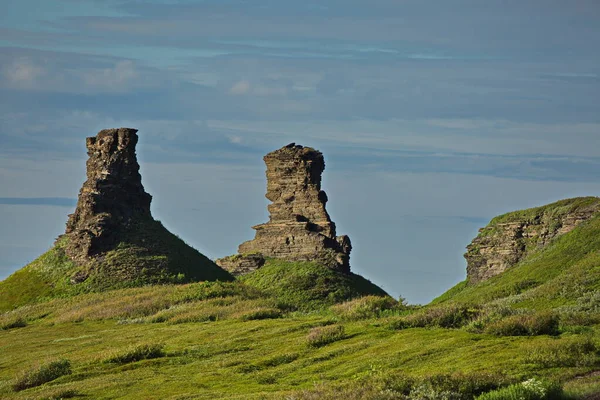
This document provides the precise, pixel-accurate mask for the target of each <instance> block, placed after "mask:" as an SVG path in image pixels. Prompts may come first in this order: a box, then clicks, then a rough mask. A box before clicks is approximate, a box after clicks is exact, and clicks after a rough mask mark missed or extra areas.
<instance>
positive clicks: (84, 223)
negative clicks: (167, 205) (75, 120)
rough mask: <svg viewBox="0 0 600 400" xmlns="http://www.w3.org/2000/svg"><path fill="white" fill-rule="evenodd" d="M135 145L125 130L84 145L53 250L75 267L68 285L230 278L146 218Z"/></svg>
mask: <svg viewBox="0 0 600 400" xmlns="http://www.w3.org/2000/svg"><path fill="white" fill-rule="evenodd" d="M137 142H138V136H137V130H136V129H130V128H119V129H105V130H102V131H100V132H99V133H98V134H97V135H96V136H95V137H89V138H87V140H86V146H87V154H88V156H89V159H88V161H87V164H86V166H87V180H86V181H85V183H84V184H83V187H82V188H81V191H80V192H79V199H78V201H77V208H76V209H75V212H74V213H73V214H71V215H69V220H68V222H67V228H66V231H65V234H64V235H62V236H60V237H59V238H58V240H57V242H56V246H55V247H56V249H59V250H60V251H61V252H62V253H64V255H65V256H66V257H67V259H68V260H70V262H72V263H73V264H74V265H75V266H76V267H77V268H76V270H75V272H74V273H73V274H72V276H71V282H72V283H74V284H77V283H82V282H87V283H90V281H95V282H94V283H93V286H95V287H113V286H119V285H131V284H145V283H158V282H188V281H197V280H215V279H220V280H230V279H232V277H231V275H229V274H228V273H227V272H226V271H224V270H222V269H221V268H219V267H218V266H217V265H216V264H214V263H213V262H212V261H210V260H209V259H208V258H206V257H205V256H203V255H202V254H200V253H199V252H198V251H196V250H195V249H193V248H191V247H190V246H188V245H187V244H185V243H184V242H183V241H182V240H181V239H179V238H177V237H176V236H175V235H173V234H172V233H170V232H169V231H168V230H167V229H165V228H164V227H163V226H162V224H161V223H160V222H158V221H155V220H154V219H153V218H152V214H151V213H150V202H151V200H152V196H150V195H149V194H148V193H146V191H145V190H144V187H143V185H142V177H141V175H140V173H139V169H140V166H139V164H138V162H137V157H136V152H135V147H136V144H137ZM89 278H93V279H89Z"/></svg>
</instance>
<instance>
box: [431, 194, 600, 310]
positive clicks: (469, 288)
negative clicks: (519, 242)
mask: <svg viewBox="0 0 600 400" xmlns="http://www.w3.org/2000/svg"><path fill="white" fill-rule="evenodd" d="M594 201H595V202H598V199H597V198H583V199H579V200H578V201H576V202H571V203H563V204H560V203H556V204H554V205H552V206H553V207H555V210H557V211H559V212H564V209H565V207H567V208H569V209H571V210H572V208H573V207H587V206H589V205H590V203H591V202H594ZM561 210H562V211H561ZM540 211H545V212H546V213H547V211H548V210H543V209H542V208H538V209H532V210H526V211H520V212H517V213H511V214H507V215H505V216H501V217H498V218H497V219H495V220H494V221H492V224H493V223H494V222H498V221H503V222H505V221H510V220H513V219H519V220H522V218H523V217H524V216H525V217H527V216H531V217H535V215H539V214H540ZM599 290H600V214H599V215H597V216H595V217H594V218H592V219H591V220H589V221H587V222H584V223H582V224H581V225H580V226H578V227H577V228H575V229H574V230H573V231H571V232H569V233H567V234H565V235H562V236H559V237H557V238H556V239H555V240H554V241H553V242H552V243H550V244H549V245H548V246H546V247H544V248H541V249H536V250H532V251H530V252H529V253H528V256H527V257H525V259H523V260H522V261H521V262H519V263H518V264H517V265H515V266H514V267H511V268H510V269H508V270H507V271H505V272H503V273H502V274H500V275H497V276H495V277H492V278H491V279H489V280H486V281H484V282H481V283H479V284H475V285H470V284H467V282H466V281H465V282H461V283H459V284H458V285H457V286H455V287H454V288H452V289H450V290H449V291H447V292H446V293H444V294H443V295H442V296H440V297H438V298H437V299H435V300H434V301H433V304H439V303H443V302H462V303H472V304H484V303H489V302H492V301H495V302H499V301H502V302H504V303H506V304H511V305H512V306H513V307H528V308H535V309H550V308H556V307H567V306H571V307H583V308H585V307H586V304H587V303H589V302H590V301H591V300H590V299H592V298H594V297H595V296H596V295H597V293H598V291H599ZM598 297H600V296H598ZM598 301H600V299H599V300H598ZM587 307H588V308H589V307H591V306H587ZM599 311H600V305H599Z"/></svg>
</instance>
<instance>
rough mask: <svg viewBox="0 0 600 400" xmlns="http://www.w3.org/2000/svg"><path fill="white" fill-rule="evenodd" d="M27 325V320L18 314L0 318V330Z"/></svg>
mask: <svg viewBox="0 0 600 400" xmlns="http://www.w3.org/2000/svg"><path fill="white" fill-rule="evenodd" d="M26 326H27V321H25V320H24V319H23V317H20V316H10V317H7V318H3V319H0V330H2V331H6V330H9V329H14V328H24V327H26Z"/></svg>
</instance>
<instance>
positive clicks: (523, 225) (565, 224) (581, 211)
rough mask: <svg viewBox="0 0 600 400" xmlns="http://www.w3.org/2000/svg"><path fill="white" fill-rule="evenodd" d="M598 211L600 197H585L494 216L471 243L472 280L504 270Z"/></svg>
mask: <svg viewBox="0 0 600 400" xmlns="http://www.w3.org/2000/svg"><path fill="white" fill-rule="evenodd" d="M598 213H600V198H598V197H584V198H576V199H568V200H562V201H559V202H556V203H553V204H550V205H547V206H543V207H538V208H532V209H529V210H523V211H517V212H514V213H508V214H505V215H502V216H499V217H497V218H494V219H493V220H492V221H491V222H490V224H489V225H488V226H487V227H485V228H482V229H480V231H479V235H478V236H477V237H476V238H475V239H474V240H473V242H471V244H469V246H467V253H466V254H465V258H466V260H467V280H468V282H469V283H470V284H475V283H479V282H482V281H485V280H487V279H489V278H491V277H493V276H496V275H498V274H501V273H502V272H504V271H506V270H507V269H509V268H511V267H512V266H514V265H516V264H518V263H519V262H520V261H521V260H523V259H524V258H525V257H526V256H527V255H529V254H531V252H533V251H535V250H537V249H540V248H543V247H545V246H547V245H549V244H550V243H551V242H552V241H553V240H554V239H555V238H557V237H558V236H561V235H564V234H566V233H568V232H571V231H572V230H573V229H575V228H576V227H577V226H579V225H580V224H582V223H584V222H586V221H588V220H590V219H591V218H593V217H594V216H596V215H598Z"/></svg>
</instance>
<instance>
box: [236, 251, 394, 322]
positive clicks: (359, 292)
mask: <svg viewBox="0 0 600 400" xmlns="http://www.w3.org/2000/svg"><path fill="white" fill-rule="evenodd" d="M239 279H240V280H241V281H242V282H244V283H246V284H247V285H249V286H251V287H255V288H257V289H259V290H261V291H262V292H264V293H266V294H268V295H271V296H273V297H275V298H277V299H278V300H279V301H280V302H282V303H285V304H288V305H289V306H290V307H293V308H295V309H298V310H305V311H306V310H314V309H318V308H323V307H327V306H331V305H333V304H336V303H341V302H343V301H347V300H350V299H353V298H357V297H360V296H366V295H375V296H387V293H385V291H384V290H383V289H381V288H379V287H378V286H376V285H374V284H373V283H372V282H370V281H368V280H367V279H365V278H363V277H361V276H360V275H355V274H352V273H349V274H345V273H341V272H338V271H334V270H332V269H330V268H325V267H323V266H321V265H319V264H316V263H313V262H288V261H283V260H276V259H269V260H267V262H266V264H265V265H264V266H263V267H261V268H259V269H258V270H256V271H254V272H252V273H250V274H247V275H243V276H241V277H240V278H239Z"/></svg>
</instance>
